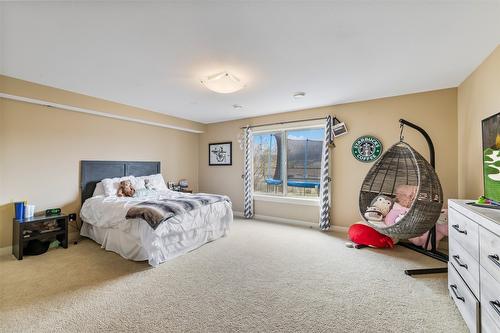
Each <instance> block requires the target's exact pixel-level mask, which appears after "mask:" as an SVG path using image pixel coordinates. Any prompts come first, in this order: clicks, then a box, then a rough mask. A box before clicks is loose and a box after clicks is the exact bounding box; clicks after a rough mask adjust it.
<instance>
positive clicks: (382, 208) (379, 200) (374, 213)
mask: <svg viewBox="0 0 500 333" xmlns="http://www.w3.org/2000/svg"><path fill="white" fill-rule="evenodd" d="M391 207H392V200H391V198H389V197H386V196H385V195H378V196H376V197H375V199H373V201H372V203H371V206H370V207H368V208H367V209H366V212H365V218H366V219H367V220H368V221H369V222H370V223H374V224H379V223H380V222H382V221H383V219H384V217H385V216H386V215H387V214H389V211H390V210H391Z"/></svg>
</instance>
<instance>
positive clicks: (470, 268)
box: [448, 238, 479, 298]
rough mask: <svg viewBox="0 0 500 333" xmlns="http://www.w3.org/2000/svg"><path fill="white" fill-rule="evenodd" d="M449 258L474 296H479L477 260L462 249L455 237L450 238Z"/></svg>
mask: <svg viewBox="0 0 500 333" xmlns="http://www.w3.org/2000/svg"><path fill="white" fill-rule="evenodd" d="M448 242H449V247H450V249H449V258H450V259H449V260H450V262H451V263H452V265H453V267H455V269H456V270H457V272H458V273H459V274H460V276H462V279H463V280H464V281H465V283H466V284H467V285H468V286H469V288H470V290H472V292H473V293H474V295H475V296H476V298H479V262H478V261H477V260H475V259H474V258H472V256H471V255H470V254H469V253H468V252H467V251H465V250H464V248H463V247H462V246H460V244H458V242H457V241H456V239H455V238H450V239H449V240H448Z"/></svg>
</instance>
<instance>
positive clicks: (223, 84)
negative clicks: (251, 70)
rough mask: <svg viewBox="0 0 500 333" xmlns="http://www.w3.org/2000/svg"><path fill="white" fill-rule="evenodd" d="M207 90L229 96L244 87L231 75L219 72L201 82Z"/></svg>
mask: <svg viewBox="0 0 500 333" xmlns="http://www.w3.org/2000/svg"><path fill="white" fill-rule="evenodd" d="M201 83H203V85H204V86H205V87H207V88H208V89H210V90H212V91H215V92H217V93H220V94H229V93H233V92H236V91H238V90H241V89H243V88H244V87H245V85H244V84H243V83H242V82H241V81H240V79H238V78H237V77H236V76H234V75H233V74H231V73H228V72H221V73H217V74H214V75H211V76H208V77H206V78H204V79H202V80H201Z"/></svg>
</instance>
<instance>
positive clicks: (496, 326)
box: [481, 311, 500, 333]
mask: <svg viewBox="0 0 500 333" xmlns="http://www.w3.org/2000/svg"><path fill="white" fill-rule="evenodd" d="M498 332H500V323H499V322H498V320H497V321H495V320H493V318H491V316H490V315H489V314H488V313H487V312H486V311H481V333H498Z"/></svg>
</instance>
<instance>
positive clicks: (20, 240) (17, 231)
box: [12, 214, 69, 260]
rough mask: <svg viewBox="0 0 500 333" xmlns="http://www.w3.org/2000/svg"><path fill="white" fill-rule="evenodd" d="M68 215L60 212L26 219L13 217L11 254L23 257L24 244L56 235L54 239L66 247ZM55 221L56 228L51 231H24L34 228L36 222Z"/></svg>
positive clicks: (18, 257) (19, 258) (19, 257)
mask: <svg viewBox="0 0 500 333" xmlns="http://www.w3.org/2000/svg"><path fill="white" fill-rule="evenodd" d="M68 220H69V218H68V215H65V214H60V215H53V216H34V217H31V218H28V219H21V220H17V219H13V220H12V223H13V232H12V254H13V255H14V256H15V257H16V258H17V259H18V260H22V259H23V247H24V244H26V243H27V242H29V241H30V240H33V239H40V240H44V239H49V238H52V237H54V236H56V239H57V240H58V241H59V242H61V245H62V247H63V248H65V249H67V248H68ZM50 221H55V222H56V223H57V226H56V228H55V229H54V230H53V231H41V232H35V231H33V232H32V233H29V234H28V233H26V232H25V231H28V230H32V229H36V228H33V227H36V224H38V223H43V222H50Z"/></svg>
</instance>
